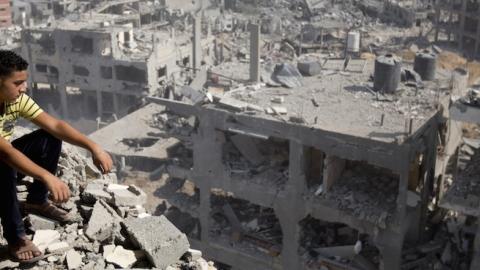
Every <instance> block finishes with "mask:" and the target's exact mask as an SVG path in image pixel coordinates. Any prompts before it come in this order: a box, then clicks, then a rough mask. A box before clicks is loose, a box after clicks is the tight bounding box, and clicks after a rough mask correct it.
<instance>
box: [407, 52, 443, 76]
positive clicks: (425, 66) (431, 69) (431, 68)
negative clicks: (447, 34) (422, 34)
mask: <svg viewBox="0 0 480 270" xmlns="http://www.w3.org/2000/svg"><path fill="white" fill-rule="evenodd" d="M413 70H415V71H416V72H417V73H418V74H420V77H422V80H424V81H433V80H435V73H436V71H437V55H435V54H434V53H432V52H430V51H428V50H423V51H420V52H418V53H417V54H416V55H415V62H414V64H413Z"/></svg>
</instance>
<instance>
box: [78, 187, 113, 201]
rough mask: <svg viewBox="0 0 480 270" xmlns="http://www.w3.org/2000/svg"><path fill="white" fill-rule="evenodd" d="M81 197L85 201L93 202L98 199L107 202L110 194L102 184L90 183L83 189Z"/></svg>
mask: <svg viewBox="0 0 480 270" xmlns="http://www.w3.org/2000/svg"><path fill="white" fill-rule="evenodd" d="M82 199H83V201H84V202H85V203H88V204H94V203H95V202H96V201H97V200H99V199H102V200H104V201H107V202H109V201H111V200H112V196H111V195H110V194H109V193H108V192H106V191H105V190H104V185H103V184H99V183H90V184H88V185H87V187H86V188H85V190H84V191H83V194H82Z"/></svg>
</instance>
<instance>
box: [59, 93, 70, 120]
mask: <svg viewBox="0 0 480 270" xmlns="http://www.w3.org/2000/svg"><path fill="white" fill-rule="evenodd" d="M57 89H58V90H59V91H60V104H61V106H62V116H63V118H65V119H68V118H69V116H70V115H69V112H68V101H67V87H66V86H65V85H60V86H59V87H58V88H57Z"/></svg>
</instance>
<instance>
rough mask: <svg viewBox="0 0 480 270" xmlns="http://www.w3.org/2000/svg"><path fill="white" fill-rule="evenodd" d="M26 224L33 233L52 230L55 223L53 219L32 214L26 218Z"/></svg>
mask: <svg viewBox="0 0 480 270" xmlns="http://www.w3.org/2000/svg"><path fill="white" fill-rule="evenodd" d="M27 219H28V222H29V223H30V225H31V229H32V230H33V231H37V230H54V229H55V225H56V224H57V222H56V221H55V220H53V219H49V218H46V217H41V216H37V215H34V214H29V215H28V216H27Z"/></svg>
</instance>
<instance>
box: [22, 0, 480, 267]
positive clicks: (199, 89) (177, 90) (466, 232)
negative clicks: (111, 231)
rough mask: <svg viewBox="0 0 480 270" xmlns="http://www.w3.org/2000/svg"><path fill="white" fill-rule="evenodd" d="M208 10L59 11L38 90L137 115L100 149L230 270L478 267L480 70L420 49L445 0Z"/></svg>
mask: <svg viewBox="0 0 480 270" xmlns="http://www.w3.org/2000/svg"><path fill="white" fill-rule="evenodd" d="M207 2H208V1H134V0H132V1H115V2H113V1H97V2H95V3H92V5H91V6H86V5H83V6H82V5H80V6H78V5H77V6H75V5H72V4H71V3H70V4H67V3H65V2H63V3H64V4H65V6H66V7H67V8H68V9H70V11H69V12H71V14H70V15H69V19H68V20H62V19H60V18H57V19H56V20H47V22H46V23H44V24H43V25H41V26H29V27H28V28H26V29H25V30H24V31H23V32H22V42H23V44H22V47H21V48H22V54H23V55H25V57H26V58H27V59H28V61H29V62H30V63H31V65H30V70H29V71H30V74H31V77H30V78H31V80H30V82H29V83H30V84H31V86H32V88H31V93H30V94H32V95H33V96H34V98H35V99H36V100H38V101H39V103H40V104H42V105H43V106H44V107H47V108H48V111H49V112H52V113H55V112H57V113H61V114H63V116H70V118H78V117H80V116H81V117H86V118H88V119H90V120H93V119H95V118H97V117H100V118H101V119H100V120H101V121H106V120H107V119H108V118H113V120H117V119H116V118H121V117H122V116H124V117H123V118H121V119H119V120H117V121H114V122H113V123H111V124H109V125H108V126H105V127H104V128H102V129H99V130H97V131H96V132H94V133H93V134H91V135H90V136H91V138H92V139H94V140H95V141H97V142H99V143H100V144H102V145H103V146H104V147H105V148H106V149H107V150H108V151H109V152H110V153H112V154H113V155H114V156H115V157H116V161H117V162H116V163H117V168H118V172H117V175H118V176H119V177H120V178H124V179H123V180H120V181H127V182H128V183H130V184H135V185H139V183H141V184H142V185H143V186H144V187H148V188H149V189H150V190H148V191H146V192H147V194H148V195H149V197H148V199H147V201H148V202H147V204H148V207H149V208H150V209H149V211H150V212H152V213H153V214H154V215H165V216H166V217H167V218H168V220H170V221H171V222H172V223H173V224H174V225H175V226H176V227H178V228H179V229H180V230H181V231H182V232H183V233H185V234H186V235H187V236H188V239H189V242H190V244H191V245H192V247H194V248H196V249H199V250H201V251H202V252H203V253H204V254H205V256H207V257H208V258H210V259H212V260H214V261H215V262H216V264H215V265H216V266H218V267H219V268H220V269H332V270H333V269H334V270H336V269H442V267H443V268H446V269H468V268H470V269H476V265H477V264H478V262H477V260H478V258H479V257H478V255H477V252H478V250H480V249H479V248H478V245H477V244H478V243H477V242H478V240H475V239H476V238H475V235H476V229H475V226H476V223H477V221H476V217H477V216H478V214H477V212H476V210H475V209H476V208H475V207H476V206H478V197H476V195H475V194H474V192H475V191H476V189H475V185H476V184H475V183H476V182H474V181H471V180H470V179H471V178H472V177H475V176H476V175H478V174H476V173H477V172H476V170H475V166H476V163H475V161H476V160H477V159H476V153H477V150H476V149H478V148H480V147H479V146H480V144H479V143H478V141H476V140H474V139H472V138H462V125H461V124H460V123H459V122H458V120H462V119H460V118H461V117H459V116H458V115H459V114H460V115H463V114H464V113H465V111H468V110H467V109H465V108H464V107H461V108H460V109H459V110H458V111H454V110H451V108H455V106H460V105H458V104H456V105H454V106H451V103H450V102H451V100H456V99H458V98H459V97H464V96H466V95H468V94H467V93H466V91H465V90H466V89H467V85H468V83H467V79H468V71H466V70H464V69H456V70H454V71H451V70H446V69H443V68H440V67H438V65H437V56H436V55H435V54H432V53H431V52H430V51H423V48H427V47H428V48H431V49H433V50H434V51H435V52H437V53H441V51H442V50H441V48H440V47H438V46H433V47H432V46H430V45H431V44H430V43H429V42H428V35H425V36H424V35H423V32H420V35H418V33H417V30H419V29H421V30H422V31H423V28H422V27H425V25H426V27H427V28H428V27H429V26H430V22H429V21H428V20H429V18H430V16H431V12H432V7H433V2H432V1H297V2H295V3H291V2H289V1H278V0H275V1H247V0H245V1H232V0H230V1H223V2H222V1H210V3H207ZM72 3H73V2H72ZM252 7H253V8H252ZM437 7H438V6H437ZM47 8H48V7H47ZM199 10H200V11H199ZM219 10H220V11H219ZM197 11H199V12H198V13H197V14H196V15H192V14H189V13H188V12H193V13H196V12H197ZM232 11H233V12H232ZM239 11H241V12H244V13H245V14H243V13H238V12H239ZM236 12H237V13H236ZM72 14H74V16H73V17H72ZM272 14H275V16H273V15H272ZM437 14H438V13H437ZM275 17H281V19H278V18H275ZM200 18H201V19H200ZM44 19H45V17H44V16H43V17H42V20H44ZM379 19H380V20H379ZM379 21H382V22H385V23H387V24H385V25H383V24H380V23H379ZM258 22H260V23H261V24H257V23H258ZM397 26H400V27H399V28H394V27H397ZM409 27H412V28H414V30H410V29H409ZM401 28H402V29H404V30H400V29H401ZM388 29H391V32H393V33H386V32H388V31H387V30H388ZM393 29H395V30H393ZM397 31H398V33H397ZM192 33H193V35H192ZM260 33H262V34H265V37H264V38H263V36H262V38H260ZM202 36H203V38H201V37H202ZM190 38H191V40H190ZM419 40H420V41H419ZM425 40H426V41H425ZM412 44H413V45H412ZM425 44H427V45H425ZM405 47H408V48H409V51H408V52H407V53H405V51H402V50H403V49H404V48H405ZM415 47H417V48H416V49H412V48H415ZM419 47H420V48H421V49H419ZM393 52H400V53H402V55H404V56H406V57H405V58H404V59H403V60H401V59H400V58H398V57H397V56H395V55H394V54H393ZM403 53H405V54H403ZM412 53H413V56H412V55H411V54H412ZM415 53H416V54H415ZM409 57H410V58H409ZM147 101H148V102H150V103H151V104H147V105H145V104H146V103H147ZM48 104H50V105H48ZM137 108H139V109H138V110H136V109H137ZM453 120H455V121H453ZM465 154H467V155H468V156H465ZM457 160H459V161H462V162H458V163H459V164H455V162H456V161H457ZM134 169H139V170H145V171H148V177H143V176H141V174H133V175H129V174H130V173H131V172H129V170H132V171H133V170H134ZM458 172H462V173H463V174H462V173H458ZM457 179H466V180H463V181H457ZM472 183H473V184H472ZM94 186H95V185H94ZM97 186H98V185H97ZM97 189H98V187H97ZM99 189H101V190H97V191H96V192H98V194H101V196H104V195H105V196H107V197H108V195H107V194H105V192H106V193H109V192H112V191H111V190H108V186H102V187H101V188H99ZM465 198H466V199H465ZM465 205H467V206H465ZM119 211H120V212H122V211H127V210H125V209H119ZM131 211H133V210H131ZM127 212H128V211H127ZM477 235H478V234H477ZM471 261H472V263H470V262H471Z"/></svg>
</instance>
